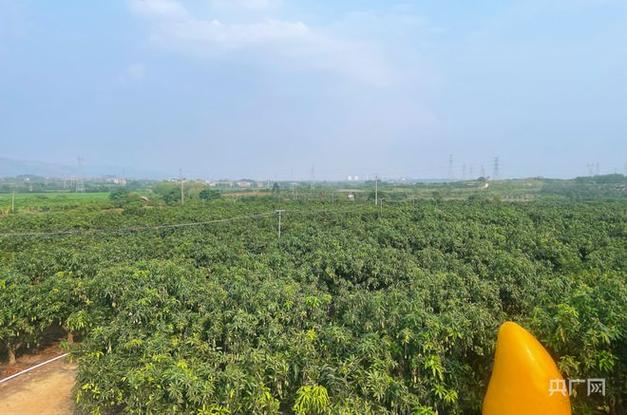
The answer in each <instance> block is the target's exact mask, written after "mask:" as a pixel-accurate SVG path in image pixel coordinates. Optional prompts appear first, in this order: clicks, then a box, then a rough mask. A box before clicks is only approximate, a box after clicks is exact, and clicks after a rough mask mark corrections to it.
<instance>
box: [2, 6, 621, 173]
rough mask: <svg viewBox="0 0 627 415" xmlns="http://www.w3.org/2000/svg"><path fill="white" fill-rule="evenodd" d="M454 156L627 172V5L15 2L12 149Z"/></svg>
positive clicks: (384, 169)
mask: <svg viewBox="0 0 627 415" xmlns="http://www.w3.org/2000/svg"><path fill="white" fill-rule="evenodd" d="M449 154H453V155H454V166H455V174H456V176H458V177H461V175H462V168H463V165H464V164H465V165H466V171H467V174H468V175H470V173H471V171H472V173H473V175H475V176H476V175H478V174H479V173H480V172H481V165H483V166H484V168H485V171H486V174H490V173H491V171H492V159H493V157H494V156H497V155H498V156H499V157H500V161H501V173H502V175H503V176H507V177H513V176H531V175H545V176H556V177H564V176H575V175H583V174H586V172H587V169H586V165H587V164H588V163H595V162H599V163H600V170H601V172H614V171H618V172H623V171H624V168H625V162H626V161H627V1H625V0H562V1H558V0H529V1H522V0H521V1H502V0H493V1H461V0H458V1H442V0H425V1H407V0H405V1H399V2H396V1H394V0H389V1H387V0H386V1H374V0H362V1H357V0H345V1H343V0H315V1H314V0H306V1H290V0H199V1H178V2H177V1H173V0H131V1H123V0H116V1H114V0H100V1H95V0H94V1H84V0H64V1H52V0H50V1H41V0H30V1H17V0H15V1H12V0H0V156H5V157H11V158H17V159H27V160H41V161H50V162H59V163H66V164H72V163H75V160H76V157H77V155H81V156H82V157H84V158H85V160H86V163H87V164H90V165H119V166H135V167H136V168H140V169H147V170H158V171H162V172H164V173H165V174H171V175H172V176H175V175H177V174H178V169H179V168H182V169H183V172H184V174H185V175H186V176H188V177H191V176H198V177H201V176H202V177H209V178H218V177H253V178H266V177H270V178H296V179H297V178H310V176H311V171H312V166H315V173H314V174H315V177H316V178H318V179H326V178H339V177H345V176H347V175H360V176H366V175H369V174H373V173H375V172H376V173H378V174H380V175H383V176H411V177H446V176H447V174H448V157H449ZM117 173H119V172H117Z"/></svg>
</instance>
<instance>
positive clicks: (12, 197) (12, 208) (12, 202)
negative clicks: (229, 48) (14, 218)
mask: <svg viewBox="0 0 627 415" xmlns="http://www.w3.org/2000/svg"><path fill="white" fill-rule="evenodd" d="M11 213H15V190H14V191H13V193H12V194H11Z"/></svg>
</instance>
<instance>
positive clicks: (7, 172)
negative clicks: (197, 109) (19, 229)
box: [0, 157, 168, 179]
mask: <svg viewBox="0 0 627 415" xmlns="http://www.w3.org/2000/svg"><path fill="white" fill-rule="evenodd" d="M21 175H34V176H42V177H57V178H63V177H69V176H77V175H79V169H78V166H67V165H63V164H56V163H46V162H42V161H33V160H16V159H11V158H6V157H0V177H14V176H21ZM80 175H81V176H85V177H101V176H107V175H112V176H122V175H124V176H125V177H129V178H136V179H140V178H141V179H162V178H166V177H168V175H167V174H165V173H163V172H159V171H150V170H142V169H136V168H129V167H124V166H104V165H90V164H86V165H85V166H84V167H83V169H82V171H81V172H80Z"/></svg>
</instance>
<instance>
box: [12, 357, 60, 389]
mask: <svg viewBox="0 0 627 415" xmlns="http://www.w3.org/2000/svg"><path fill="white" fill-rule="evenodd" d="M67 355H69V353H65V354H62V355H61V356H57V357H54V358H52V359H50V360H46V361H45V362H42V363H39V364H37V365H35V366H32V367H29V368H28V369H24V370H22V371H21V372H17V373H16V374H14V375H11V376H9V377H6V378H4V379H2V380H0V384H1V383H4V382H8V381H9V380H11V379H14V378H16V377H18V376H20V375H23V374H24V373H27V372H30V371H31V370H35V369H37V368H38V367H42V366H43V365H47V364H48V363H52V362H54V361H55V360H59V359H61V358H64V357H65V356H67Z"/></svg>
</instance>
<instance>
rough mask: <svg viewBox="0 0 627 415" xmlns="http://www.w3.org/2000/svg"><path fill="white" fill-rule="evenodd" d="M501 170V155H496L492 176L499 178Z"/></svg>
mask: <svg viewBox="0 0 627 415" xmlns="http://www.w3.org/2000/svg"><path fill="white" fill-rule="evenodd" d="M499 170H500V165H499V157H498V156H496V157H494V162H493V166H492V177H493V178H495V179H497V178H498V177H499V174H500V172H499Z"/></svg>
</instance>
